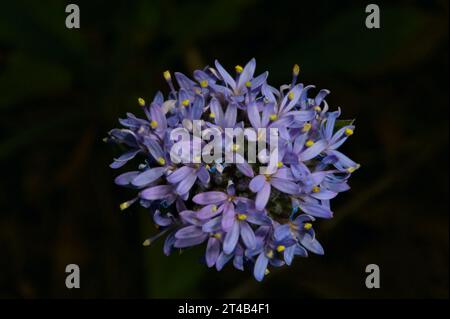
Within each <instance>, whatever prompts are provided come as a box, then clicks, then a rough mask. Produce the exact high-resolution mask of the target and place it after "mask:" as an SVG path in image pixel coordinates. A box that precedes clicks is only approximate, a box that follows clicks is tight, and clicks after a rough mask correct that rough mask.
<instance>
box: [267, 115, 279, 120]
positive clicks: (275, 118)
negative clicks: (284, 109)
mask: <svg viewBox="0 0 450 319" xmlns="http://www.w3.org/2000/svg"><path fill="white" fill-rule="evenodd" d="M269 119H270V120H271V121H276V120H277V119H278V115H276V114H270V115H269Z"/></svg>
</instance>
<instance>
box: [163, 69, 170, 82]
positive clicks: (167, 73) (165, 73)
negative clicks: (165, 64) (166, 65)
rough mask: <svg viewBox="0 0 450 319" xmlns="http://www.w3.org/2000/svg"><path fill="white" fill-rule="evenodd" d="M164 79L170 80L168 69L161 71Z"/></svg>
mask: <svg viewBox="0 0 450 319" xmlns="http://www.w3.org/2000/svg"><path fill="white" fill-rule="evenodd" d="M163 76H164V79H166V81H170V80H171V79H172V76H171V75H170V71H169V70H167V71H164V73H163Z"/></svg>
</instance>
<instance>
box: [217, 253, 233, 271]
mask: <svg viewBox="0 0 450 319" xmlns="http://www.w3.org/2000/svg"><path fill="white" fill-rule="evenodd" d="M231 257H233V255H229V254H225V253H223V252H221V253H220V255H219V257H218V258H217V261H216V269H217V270H218V271H221V270H222V268H223V266H225V264H226V263H227V262H229V261H230V259H231Z"/></svg>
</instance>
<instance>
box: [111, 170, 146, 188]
mask: <svg viewBox="0 0 450 319" xmlns="http://www.w3.org/2000/svg"><path fill="white" fill-rule="evenodd" d="M139 174H140V172H139V171H133V172H126V173H123V174H120V175H119V176H117V177H116V178H115V179H114V183H116V185H119V186H125V185H128V184H130V183H131V181H132V180H133V178H135V177H136V176H137V175H139Z"/></svg>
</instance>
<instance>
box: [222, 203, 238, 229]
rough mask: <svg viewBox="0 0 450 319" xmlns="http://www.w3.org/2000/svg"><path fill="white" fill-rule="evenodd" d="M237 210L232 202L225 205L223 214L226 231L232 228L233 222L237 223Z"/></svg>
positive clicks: (223, 225)
mask: <svg viewBox="0 0 450 319" xmlns="http://www.w3.org/2000/svg"><path fill="white" fill-rule="evenodd" d="M235 215H236V212H235V211H234V205H233V204H231V203H226V204H225V205H224V211H223V216H222V229H223V230H224V231H226V232H228V231H230V229H231V228H232V227H233V224H235V222H236V219H235Z"/></svg>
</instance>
